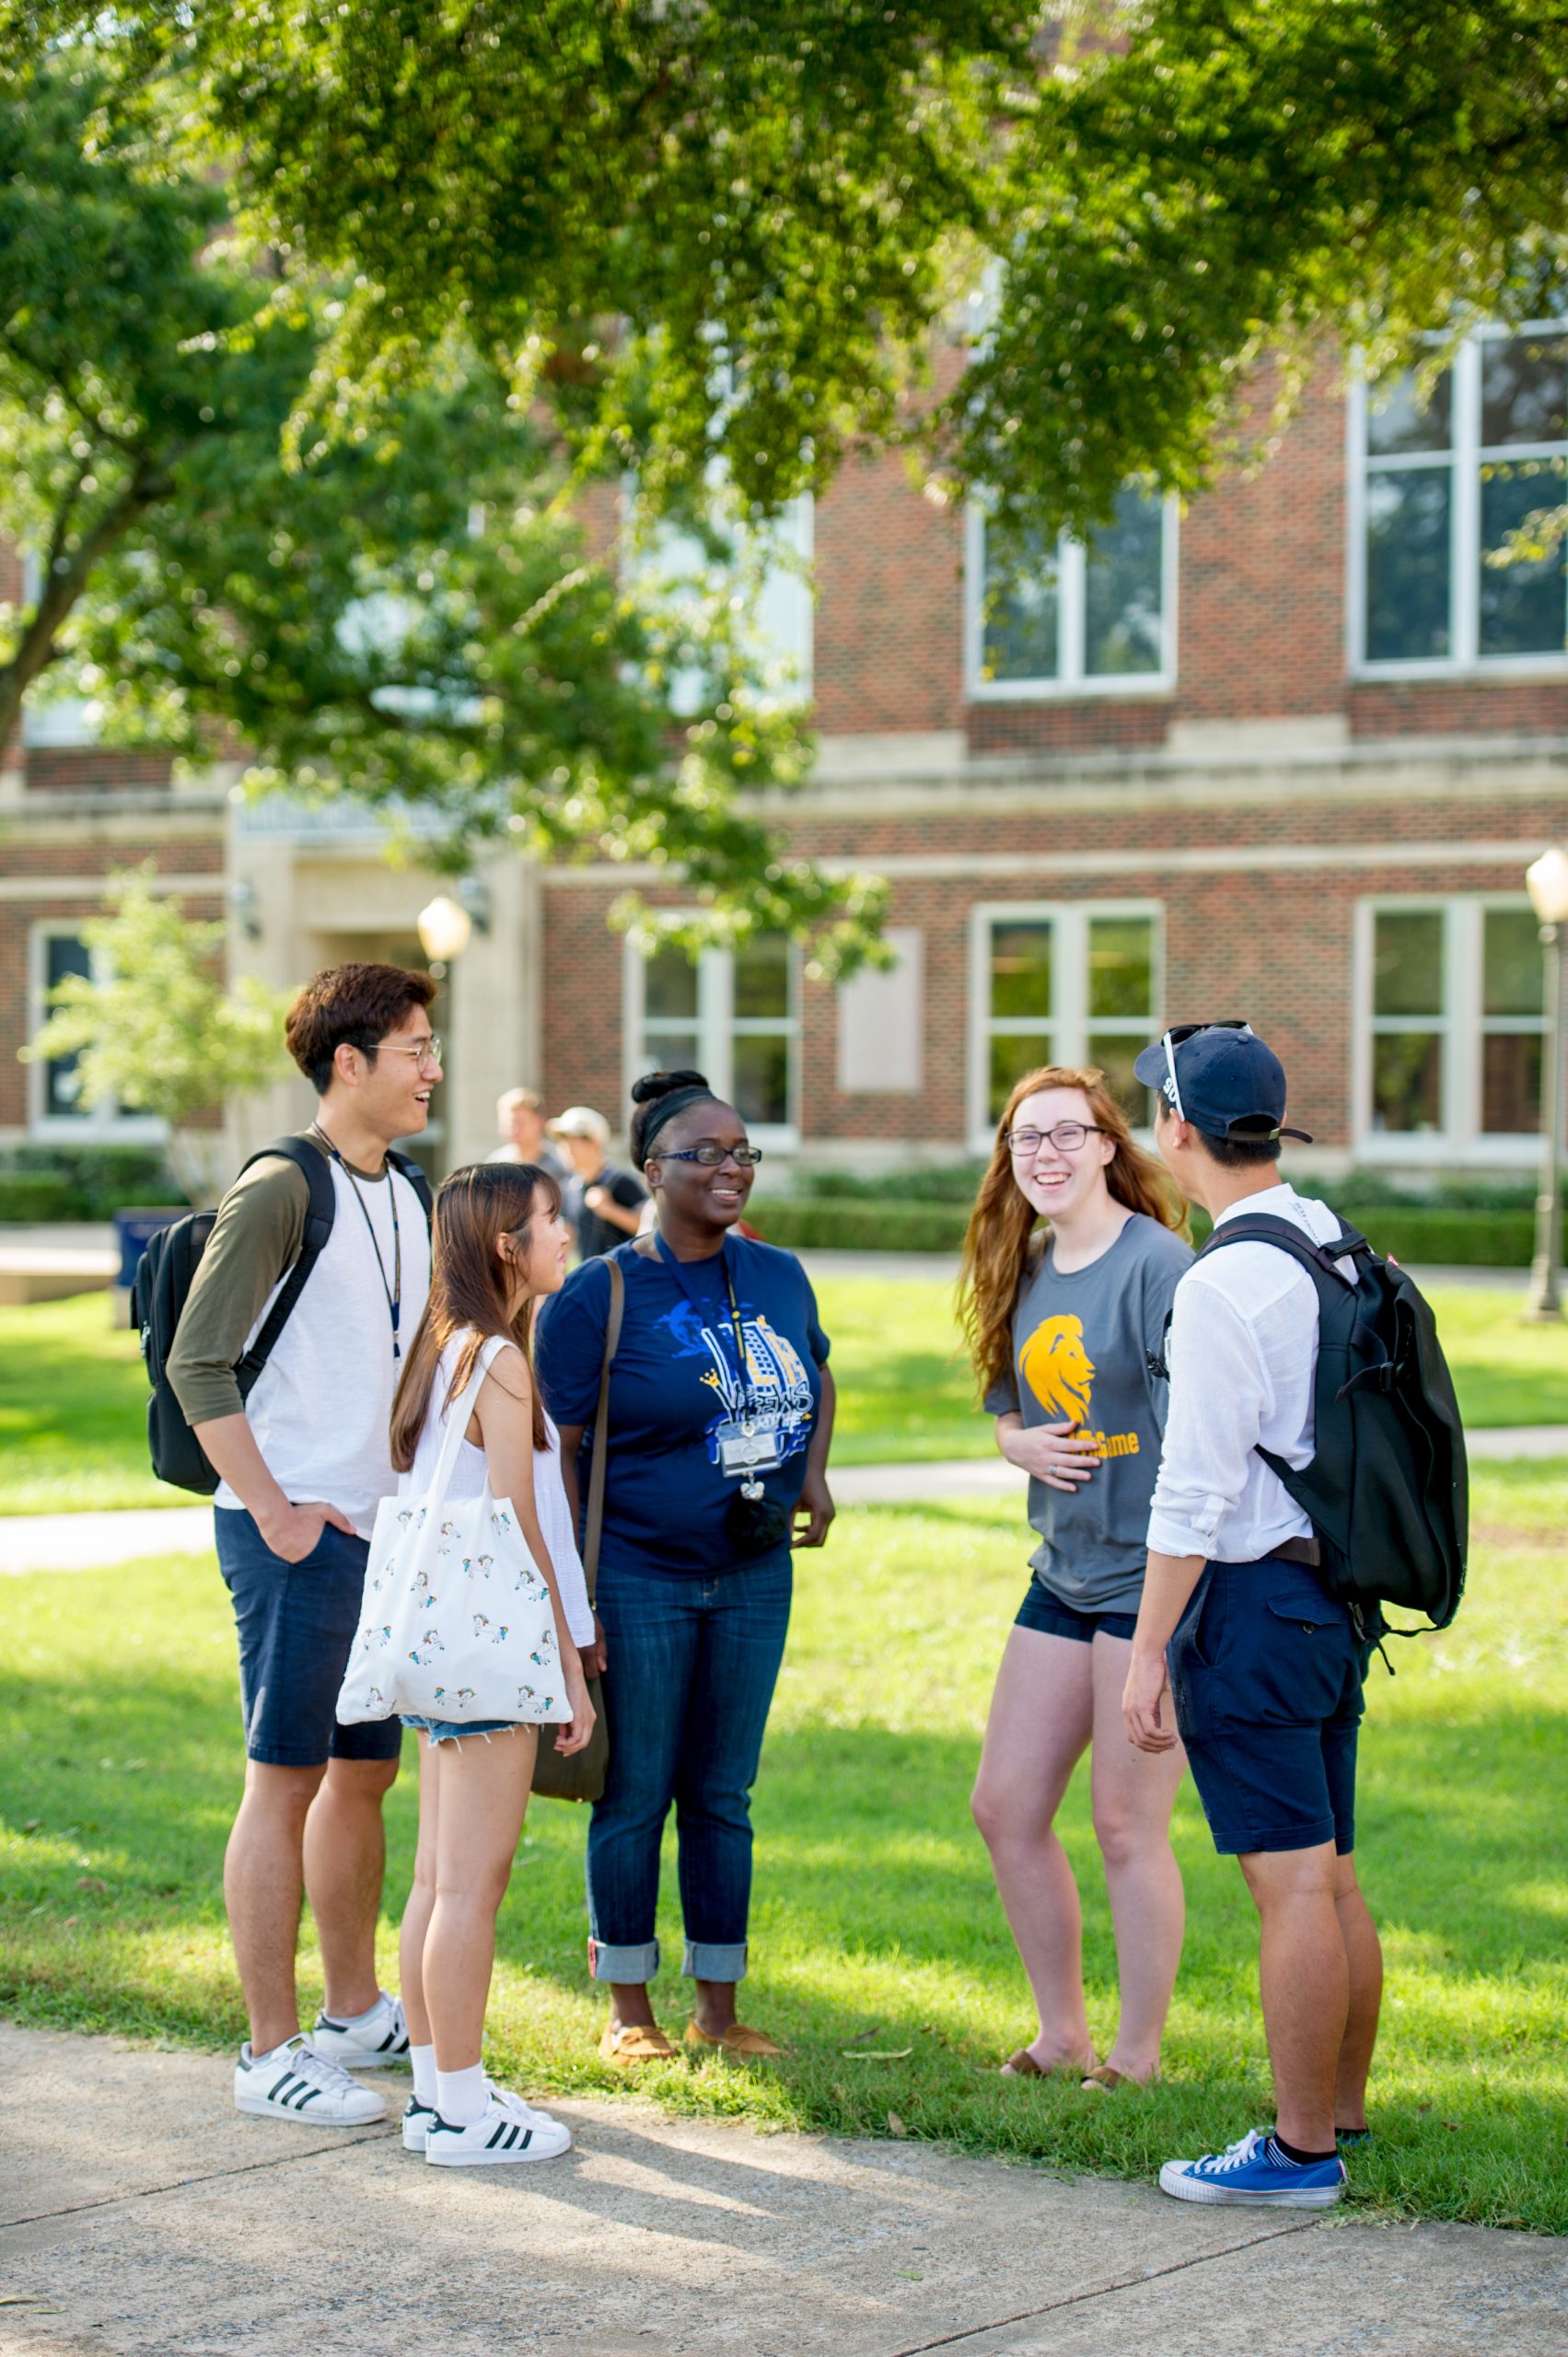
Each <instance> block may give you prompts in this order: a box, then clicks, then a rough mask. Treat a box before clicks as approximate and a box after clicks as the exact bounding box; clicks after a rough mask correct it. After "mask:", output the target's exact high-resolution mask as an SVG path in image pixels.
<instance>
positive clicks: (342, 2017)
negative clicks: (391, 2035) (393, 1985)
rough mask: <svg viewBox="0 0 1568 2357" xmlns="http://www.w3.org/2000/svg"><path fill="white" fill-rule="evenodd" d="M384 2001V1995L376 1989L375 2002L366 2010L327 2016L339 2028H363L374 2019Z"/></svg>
mask: <svg viewBox="0 0 1568 2357" xmlns="http://www.w3.org/2000/svg"><path fill="white" fill-rule="evenodd" d="M386 2002H387V2000H386V1998H385V1996H384V1995H383V1994H382V1992H381V1991H380V1990H379V1989H378V1990H377V1991H376V2003H374V2004H373V2005H372V2006H371V2007H370V2008H369V2010H368V2011H367V2012H366V2013H363V2014H329V2015H328V2016H327V2018H328V2020H329V2021H335V2022H336V2023H337V2025H338V2027H339V2028H340V2029H364V2028H365V2027H366V2026H367V2025H368V2024H369V2023H371V2022H373V2021H374V2020H375V2018H376V2016H377V2014H378V2013H379V2012H380V2010H381V2008H382V2006H383V2005H384V2004H385V2003H386Z"/></svg>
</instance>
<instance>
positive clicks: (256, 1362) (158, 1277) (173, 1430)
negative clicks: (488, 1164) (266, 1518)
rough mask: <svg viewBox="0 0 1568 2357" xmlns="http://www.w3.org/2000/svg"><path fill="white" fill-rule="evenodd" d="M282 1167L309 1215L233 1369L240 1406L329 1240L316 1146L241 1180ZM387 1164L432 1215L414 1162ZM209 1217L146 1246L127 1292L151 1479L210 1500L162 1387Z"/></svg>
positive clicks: (290, 1144)
mask: <svg viewBox="0 0 1568 2357" xmlns="http://www.w3.org/2000/svg"><path fill="white" fill-rule="evenodd" d="M280 1158H281V1159H282V1160H283V1161H285V1162H292V1163H293V1164H294V1165H295V1167H296V1169H298V1170H302V1171H303V1172H304V1173H305V1177H306V1180H307V1182H308V1186H309V1189H310V1207H309V1209H308V1212H307V1213H306V1214H305V1238H304V1241H303V1243H302V1244H301V1246H300V1248H299V1258H298V1260H296V1262H295V1264H294V1266H293V1268H292V1269H291V1270H290V1271H289V1272H288V1276H287V1278H286V1280H285V1283H284V1286H283V1290H282V1291H281V1292H280V1294H279V1295H278V1297H277V1299H276V1300H275V1301H274V1302H273V1306H272V1308H271V1310H270V1311H269V1313H268V1316H267V1322H266V1324H265V1325H264V1326H263V1327H262V1329H261V1332H260V1333H259V1334H258V1335H257V1337H256V1339H255V1341H253V1342H252V1343H251V1345H250V1349H249V1350H248V1351H247V1352H246V1353H245V1355H244V1357H243V1358H242V1359H240V1360H239V1362H238V1364H237V1365H236V1367H235V1370H234V1372H235V1376H236V1379H237V1380H238V1385H239V1396H240V1398H241V1399H249V1398H250V1394H251V1392H252V1391H253V1390H254V1389H255V1387H256V1381H257V1378H258V1376H260V1375H261V1369H262V1368H263V1367H264V1366H265V1365H266V1364H267V1361H268V1360H269V1359H270V1358H271V1356H272V1354H273V1351H274V1350H275V1349H276V1347H277V1341H278V1337H279V1335H280V1334H281V1333H282V1332H283V1329H284V1328H285V1326H286V1325H287V1324H288V1321H289V1318H291V1317H292V1315H293V1313H294V1307H295V1304H296V1302H297V1301H298V1299H299V1296H300V1295H301V1294H302V1293H303V1292H304V1291H305V1287H306V1283H307V1282H308V1278H309V1275H310V1271H311V1270H312V1269H313V1268H314V1267H315V1266H316V1263H317V1261H318V1260H319V1259H320V1257H321V1254H322V1252H323V1250H324V1249H325V1247H326V1243H327V1238H328V1237H330V1236H331V1232H332V1215H333V1213H334V1212H335V1211H336V1208H337V1193H336V1190H335V1189H334V1188H333V1185H332V1172H331V1164H330V1163H329V1162H328V1160H327V1157H326V1155H324V1154H323V1153H322V1152H321V1149H320V1147H319V1146H318V1145H314V1144H312V1143H311V1142H310V1140H309V1139H308V1138H305V1137H286V1138H278V1139H275V1140H274V1141H273V1144H271V1145H265V1146H263V1147H262V1148H261V1152H260V1153H259V1154H253V1155H250V1159H249V1160H248V1161H246V1162H244V1163H242V1164H241V1165H240V1172H241V1174H243V1172H245V1171H247V1170H249V1169H250V1165H251V1163H254V1162H264V1161H267V1160H277V1159H280ZM387 1159H388V1161H389V1163H390V1164H391V1166H392V1167H393V1169H394V1170H398V1171H401V1173H402V1176H403V1177H404V1178H405V1179H407V1180H408V1182H409V1184H410V1186H411V1187H412V1189H413V1190H414V1192H415V1194H416V1195H417V1196H418V1197H419V1200H420V1202H422V1203H423V1204H424V1216H425V1218H426V1219H427V1220H428V1219H429V1217H430V1214H431V1194H430V1181H429V1180H428V1179H426V1177H425V1175H424V1171H423V1170H422V1169H421V1168H420V1167H419V1165H418V1164H417V1163H416V1162H412V1161H411V1160H410V1158H409V1156H408V1155H406V1154H398V1153H395V1152H394V1151H393V1150H392V1149H390V1148H389V1149H388V1154H387ZM216 1217H217V1213H216V1212H190V1213H187V1214H186V1216H185V1217H184V1218H183V1219H177V1220H175V1221H174V1222H172V1224H171V1225H169V1226H168V1227H164V1228H159V1229H158V1231H157V1234H156V1235H155V1236H153V1237H150V1238H149V1240H148V1243H147V1248H146V1250H145V1252H144V1253H143V1255H142V1258H141V1260H140V1262H139V1263H138V1265H137V1269H136V1281H135V1283H134V1285H133V1286H132V1288H131V1324H132V1327H133V1329H140V1332H141V1337H142V1356H143V1358H144V1359H145V1362H146V1368H147V1380H148V1382H149V1383H150V1384H151V1385H152V1387H153V1396H152V1398H151V1399H149V1400H148V1401H147V1446H148V1448H149V1449H150V1451H151V1454H152V1460H153V1471H154V1472H155V1473H156V1474H157V1478H158V1480H160V1481H169V1482H172V1483H173V1485H174V1487H175V1488H176V1489H177V1490H194V1491H195V1492H197V1493H198V1494H199V1495H200V1496H202V1497H209V1498H210V1497H211V1496H212V1494H213V1492H214V1491H215V1489H216V1488H217V1485H218V1477H217V1475H216V1474H215V1472H214V1470H213V1469H212V1467H211V1466H210V1465H209V1464H208V1462H207V1458H206V1456H205V1453H204V1452H203V1447H202V1444H201V1442H200V1441H199V1440H198V1439H197V1438H196V1435H195V1434H194V1433H193V1432H192V1429H191V1427H190V1425H189V1424H188V1423H187V1422H186V1421H185V1414H184V1411H183V1410H182V1409H181V1407H180V1402H179V1400H178V1399H176V1398H175V1396H174V1393H173V1391H172V1390H171V1389H170V1387H169V1382H168V1375H167V1374H166V1373H165V1368H166V1367H167V1365H168V1353H169V1352H170V1351H171V1350H172V1348H173V1346H174V1335H175V1329H176V1328H177V1327H178V1326H179V1324H180V1311H181V1310H182V1309H183V1308H184V1306H185V1304H186V1300H187V1298H188V1297H189V1295H190V1292H191V1287H192V1284H193V1283H195V1277H196V1271H197V1268H198V1266H199V1265H200V1262H201V1258H202V1255H203V1252H204V1251H205V1250H206V1248H207V1238H208V1237H209V1236H210V1235H211V1234H212V1232H213V1222H214V1221H215V1219H216Z"/></svg>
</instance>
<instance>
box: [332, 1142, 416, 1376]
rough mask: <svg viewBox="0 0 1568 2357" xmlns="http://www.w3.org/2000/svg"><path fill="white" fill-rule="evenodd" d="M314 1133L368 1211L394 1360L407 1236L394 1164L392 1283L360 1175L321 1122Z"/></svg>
mask: <svg viewBox="0 0 1568 2357" xmlns="http://www.w3.org/2000/svg"><path fill="white" fill-rule="evenodd" d="M310 1134H311V1135H312V1137H315V1138H319V1140H320V1142H321V1144H323V1145H324V1146H325V1147H326V1149H327V1152H328V1154H329V1155H331V1158H332V1160H333V1161H334V1162H335V1163H336V1164H337V1166H338V1168H339V1169H340V1170H341V1171H342V1172H343V1177H344V1178H345V1179H347V1180H348V1183H349V1185H350V1186H351V1187H352V1188H353V1189H354V1202H356V1203H357V1204H358V1205H359V1208H360V1211H361V1213H363V1214H364V1218H365V1225H366V1229H367V1231H368V1233H369V1237H370V1248H371V1250H372V1251H373V1252H374V1253H375V1255H376V1269H377V1274H378V1276H379V1277H380V1280H381V1290H382V1292H383V1293H384V1294H385V1295H386V1296H387V1315H388V1317H389V1318H390V1319H391V1321H392V1356H393V1358H394V1359H401V1357H402V1348H401V1344H400V1342H399V1341H398V1329H399V1327H400V1326H401V1323H402V1315H403V1239H402V1231H401V1228H400V1227H399V1225H398V1190H397V1180H396V1177H395V1174H394V1172H393V1169H392V1166H391V1164H390V1163H388V1165H387V1201H388V1202H389V1204H390V1206H391V1212H392V1282H391V1283H390V1284H389V1283H387V1263H386V1262H385V1260H382V1258H381V1245H380V1241H379V1238H378V1237H377V1234H376V1223H375V1221H374V1220H373V1219H372V1218H371V1216H370V1206H369V1204H368V1203H367V1202H366V1200H365V1195H364V1191H363V1190H362V1189H361V1187H360V1184H359V1180H358V1179H357V1178H356V1177H355V1175H354V1171H353V1170H352V1169H351V1168H350V1167H349V1165H348V1164H347V1163H346V1162H345V1161H344V1160H343V1155H341V1154H340V1153H339V1152H338V1149H337V1147H336V1146H335V1145H334V1144H332V1141H331V1138H330V1137H329V1136H328V1135H327V1132H326V1131H325V1130H324V1129H323V1128H322V1127H321V1124H320V1122H319V1121H313V1122H312V1123H311V1127H310Z"/></svg>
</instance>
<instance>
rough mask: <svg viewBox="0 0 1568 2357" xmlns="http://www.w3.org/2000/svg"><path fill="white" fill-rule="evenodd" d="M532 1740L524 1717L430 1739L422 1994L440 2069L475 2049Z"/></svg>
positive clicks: (468, 2059) (480, 2040) (455, 2065)
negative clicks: (430, 1879)
mask: <svg viewBox="0 0 1568 2357" xmlns="http://www.w3.org/2000/svg"><path fill="white" fill-rule="evenodd" d="M536 1747H537V1738H536V1736H535V1732H534V1729H533V1728H532V1727H524V1726H518V1727H517V1728H514V1730H513V1731H512V1732H511V1733H510V1734H509V1735H503V1736H494V1737H492V1738H491V1739H490V1740H489V1741H486V1739H485V1738H484V1737H483V1736H470V1737H469V1738H468V1739H467V1740H466V1741H465V1742H461V1743H447V1744H433V1745H432V1746H431V1750H432V1752H434V1753H436V1754H438V1755H440V1756H439V1759H438V1761H437V1763H436V1775H437V1779H438V1782H439V1801H438V1804H437V1818H436V1904H435V1906H434V1907H433V1908H432V1910H431V1912H430V1926H429V1929H428V1930H427V1932H426V1933H425V1935H424V1955H423V1959H422V1971H423V1991H422V1993H423V1996H424V2010H425V2013H426V2014H427V2015H428V2017H429V2022H430V2042H431V2043H432V2044H433V2045H434V2047H435V2049H436V2069H437V2070H439V2071H447V2072H450V2071H467V2070H470V2069H471V2067H472V2066H473V2064H474V2063H476V2062H477V2061H479V2060H480V2056H481V2053H482V2049H483V2045H484V2008H485V2003H486V2001H487V2000H488V1998H489V1995H490V1975H491V1971H492V1969H493V1968H494V1962H495V1917H496V1913H497V1911H498V1910H499V1908H500V1905H501V1901H502V1899H503V1898H505V1895H506V1885H507V1883H508V1881H509V1880H510V1879H511V1873H512V1861H513V1859H514V1857H515V1856H516V1855H517V1840H518V1836H519V1835H520V1834H521V1832H522V1829H523V1817H524V1814H525V1812H526V1811H527V1808H528V1787H529V1785H530V1783H531V1782H532V1780H533V1766H534V1752H535V1749H536ZM420 2042H421V2044H422V2045H423V2044H424V2040H423V2039H422V2040H421V2041H420Z"/></svg>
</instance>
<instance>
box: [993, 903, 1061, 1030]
mask: <svg viewBox="0 0 1568 2357" xmlns="http://www.w3.org/2000/svg"><path fill="white" fill-rule="evenodd" d="M991 1012H992V1014H993V1016H1031V1015H1033V1016H1042V1015H1049V1014H1050V1013H1051V926H1050V925H1049V924H1038V923H1021V924H996V925H993V927H992V929H991Z"/></svg>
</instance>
